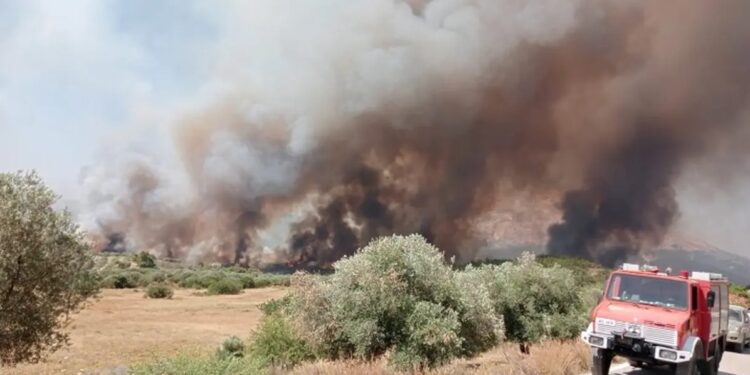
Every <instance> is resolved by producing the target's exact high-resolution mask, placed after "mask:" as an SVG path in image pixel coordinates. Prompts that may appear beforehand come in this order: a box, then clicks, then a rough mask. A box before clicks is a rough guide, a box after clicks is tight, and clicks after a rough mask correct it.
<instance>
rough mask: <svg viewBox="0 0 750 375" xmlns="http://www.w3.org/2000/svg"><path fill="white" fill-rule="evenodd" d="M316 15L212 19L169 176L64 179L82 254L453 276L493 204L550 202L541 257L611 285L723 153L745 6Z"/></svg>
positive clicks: (341, 10) (732, 130) (243, 8)
mask: <svg viewBox="0 0 750 375" xmlns="http://www.w3.org/2000/svg"><path fill="white" fill-rule="evenodd" d="M331 3H332V4H334V3H335V5H336V6H331V7H325V6H322V5H323V4H316V5H315V6H312V5H300V4H297V2H291V1H269V2H265V3H263V2H255V4H251V5H247V4H243V5H237V8H235V9H232V11H231V12H227V14H226V17H227V18H226V19H225V24H226V30H225V34H224V39H223V40H222V42H221V43H219V45H218V46H217V48H216V53H217V61H218V68H217V73H216V78H215V80H214V81H212V82H211V83H210V84H207V85H206V87H207V89H206V91H205V92H202V93H200V95H197V98H198V99H197V102H198V103H199V104H198V105H196V107H195V108H193V109H191V110H190V111H185V113H184V114H182V115H181V120H180V121H178V123H177V124H176V125H175V128H174V133H173V134H174V139H173V141H174V145H175V148H176V151H177V155H178V156H179V157H178V158H177V159H176V160H172V161H170V160H166V161H165V160H162V159H159V158H155V157H146V156H143V155H142V154H139V153H136V154H135V155H126V156H123V157H121V158H119V159H118V161H117V162H105V163H102V164H101V165H97V166H95V167H93V168H91V170H89V171H88V172H87V173H86V174H85V176H84V182H85V184H86V186H87V187H88V191H89V203H90V204H89V206H90V216H91V217H92V218H93V219H91V220H90V221H91V222H92V223H94V224H93V226H94V227H95V228H96V233H99V235H100V236H101V243H102V246H103V247H104V246H109V247H112V248H134V247H140V248H148V249H152V250H153V251H156V252H160V253H162V254H163V255H165V256H172V257H187V258H189V259H194V260H219V261H223V262H257V261H264V260H267V259H264V257H271V258H272V259H271V260H273V261H279V260H281V261H287V262H291V263H293V264H295V265H298V266H301V267H308V266H317V265H321V264H327V263H330V262H332V261H335V260H336V259H338V258H340V257H342V256H344V255H347V254H351V253H352V252H353V251H354V250H356V248H358V247H359V246H362V245H363V244H365V243H366V242H367V241H368V240H369V239H371V238H373V237H375V236H378V235H384V234H392V233H412V232H418V233H422V234H424V235H425V236H426V237H428V238H429V239H430V240H431V241H433V242H434V243H435V244H437V245H438V247H440V248H441V249H443V250H444V251H445V252H446V253H447V255H449V256H456V257H457V259H458V260H459V261H467V260H471V259H472V258H473V257H474V256H475V254H476V251H477V250H478V246H479V245H478V244H479V243H481V240H482V239H481V238H476V236H475V235H474V233H473V230H472V229H473V226H474V224H475V221H476V220H478V218H480V217H481V216H482V215H483V214H485V213H487V212H490V211H492V210H493V207H495V206H496V205H497V202H499V201H501V200H503V199H510V198H511V197H510V196H509V195H508V194H511V195H512V192H513V191H516V192H528V191H557V192H562V191H567V193H565V194H564V199H563V202H562V204H561V208H562V211H563V214H562V220H563V221H562V222H561V223H559V224H556V225H554V226H552V227H551V228H550V229H549V235H550V239H549V244H548V249H549V251H550V252H552V253H556V254H574V255H580V256H584V257H588V258H591V259H596V260H598V261H601V262H604V263H608V264H611V263H613V262H615V261H617V260H619V259H622V258H624V257H626V256H627V255H628V254H631V253H633V252H636V251H638V250H639V249H640V248H641V247H642V246H645V245H648V244H651V243H658V241H659V240H660V238H661V236H663V235H664V233H665V232H666V230H667V229H668V228H669V227H670V225H671V224H672V222H673V221H674V220H675V218H676V217H677V215H678V213H679V210H678V207H677V204H676V203H675V198H674V189H673V184H674V182H675V180H676V179H677V178H678V177H679V176H680V175H681V172H682V171H683V170H684V169H685V168H686V167H688V166H689V165H690V164H691V163H692V162H693V161H694V160H698V159H701V160H705V159H706V158H711V156H712V155H713V154H715V153H717V152H718V151H719V149H722V150H723V149H724V148H726V147H732V146H731V145H737V144H741V142H737V138H738V137H739V136H741V135H743V132H741V130H742V129H743V124H744V121H746V120H747V117H746V116H745V114H746V113H745V108H746V105H747V103H748V93H749V92H750V85H748V83H750V82H745V81H746V80H748V79H750V78H748V77H750V74H748V73H750V71H748V70H750V55H748V54H747V53H746V52H745V51H746V48H745V47H746V43H747V40H750V38H748V37H750V27H747V26H745V21H744V20H745V17H746V16H747V15H749V14H750V5H748V4H747V3H746V2H743V1H735V2H726V3H722V5H721V6H710V5H705V4H699V3H697V2H696V3H680V4H679V6H678V5H673V6H671V7H670V6H668V5H665V4H661V3H659V4H654V3H653V2H621V1H612V2H599V1H597V2H593V1H592V2H589V1H583V0H581V1H568V2H559V1H541V2H533V3H529V2H526V1H520V0H518V1H515V0H513V1H495V0H462V1H448V0H433V1H370V2H336V1H333V2H331ZM677 7H679V9H678V8H677ZM259 35H264V36H263V37H260V36H259ZM205 98H209V99H205ZM743 117H744V118H743ZM746 135H747V134H744V135H743V136H746ZM501 186H502V187H503V189H501V188H500V187H501ZM508 186H511V189H510V191H511V192H510V193H508V191H509V189H508V188H507V187H508ZM501 192H502V193H501ZM529 207H530V208H532V209H533V202H529ZM279 228H281V229H279ZM268 238H276V243H270V244H269V241H268ZM264 248H266V250H267V251H262V250H263V249H264Z"/></svg>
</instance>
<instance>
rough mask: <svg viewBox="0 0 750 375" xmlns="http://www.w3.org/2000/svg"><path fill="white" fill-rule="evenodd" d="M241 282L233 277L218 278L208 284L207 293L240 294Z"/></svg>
mask: <svg viewBox="0 0 750 375" xmlns="http://www.w3.org/2000/svg"><path fill="white" fill-rule="evenodd" d="M240 292H242V283H241V282H239V281H238V280H234V279H229V278H225V279H220V280H217V281H215V282H214V283H212V284H211V285H209V286H208V294H210V295H215V294H240Z"/></svg>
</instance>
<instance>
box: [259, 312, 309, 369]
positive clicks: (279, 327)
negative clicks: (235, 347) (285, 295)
mask: <svg viewBox="0 0 750 375" xmlns="http://www.w3.org/2000/svg"><path fill="white" fill-rule="evenodd" d="M250 353H251V355H252V356H253V358H255V359H256V360H257V362H258V363H259V364H261V365H262V366H269V365H270V366H276V367H281V368H290V367H292V366H294V365H297V364H299V363H300V362H302V361H305V360H310V359H313V358H315V355H314V354H313V352H312V349H311V348H310V346H309V345H308V344H307V343H306V342H305V341H304V340H303V339H301V338H299V337H298V336H297V335H296V334H295V333H294V331H293V330H292V328H291V326H290V325H289V324H288V323H287V322H286V321H285V320H284V318H282V316H281V315H279V314H271V315H267V316H265V317H264V318H263V321H262V322H261V324H260V326H259V327H258V331H257V332H255V335H254V338H253V344H252V346H251V348H250Z"/></svg>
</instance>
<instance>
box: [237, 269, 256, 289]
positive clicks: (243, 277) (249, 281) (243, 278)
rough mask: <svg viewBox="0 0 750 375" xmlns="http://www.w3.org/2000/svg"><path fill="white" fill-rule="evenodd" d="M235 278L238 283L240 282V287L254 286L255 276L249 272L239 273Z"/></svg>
mask: <svg viewBox="0 0 750 375" xmlns="http://www.w3.org/2000/svg"><path fill="white" fill-rule="evenodd" d="M237 279H238V280H239V282H240V283H242V288H244V289H252V288H255V278H254V277H253V275H250V274H246V273H243V274H239V275H238V277H237Z"/></svg>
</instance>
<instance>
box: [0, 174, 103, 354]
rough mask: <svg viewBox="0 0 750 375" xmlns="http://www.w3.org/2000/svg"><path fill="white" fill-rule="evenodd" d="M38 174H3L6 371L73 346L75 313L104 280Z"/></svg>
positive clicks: (1, 289)
mask: <svg viewBox="0 0 750 375" xmlns="http://www.w3.org/2000/svg"><path fill="white" fill-rule="evenodd" d="M57 199H58V197H57V196H56V195H55V193H54V192H52V190H50V189H49V188H48V187H47V186H45V185H44V182H43V181H42V180H41V178H39V176H37V175H36V173H33V172H32V173H24V172H17V173H0V213H1V214H0V366H6V365H7V366H14V365H15V364H17V363H19V362H26V361H28V362H37V361H39V360H40V359H42V358H43V356H44V354H45V352H48V351H54V350H57V349H59V348H60V347H62V346H63V345H65V344H67V341H68V334H67V333H65V331H64V330H63V328H64V327H65V325H66V324H67V323H68V322H69V317H70V316H71V313H73V312H75V311H77V310H79V309H80V308H81V307H82V306H83V304H84V302H85V301H86V300H87V299H88V298H89V297H92V296H94V295H95V294H96V293H97V291H98V288H99V280H98V279H97V275H96V273H95V272H94V262H93V258H92V254H91V249H90V248H89V246H88V245H87V242H86V240H85V238H84V234H83V232H82V231H80V230H79V228H78V226H77V225H76V224H75V221H74V220H73V218H72V216H71V215H70V213H69V212H67V211H55V210H54V209H53V206H54V204H55V203H56V201H57Z"/></svg>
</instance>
